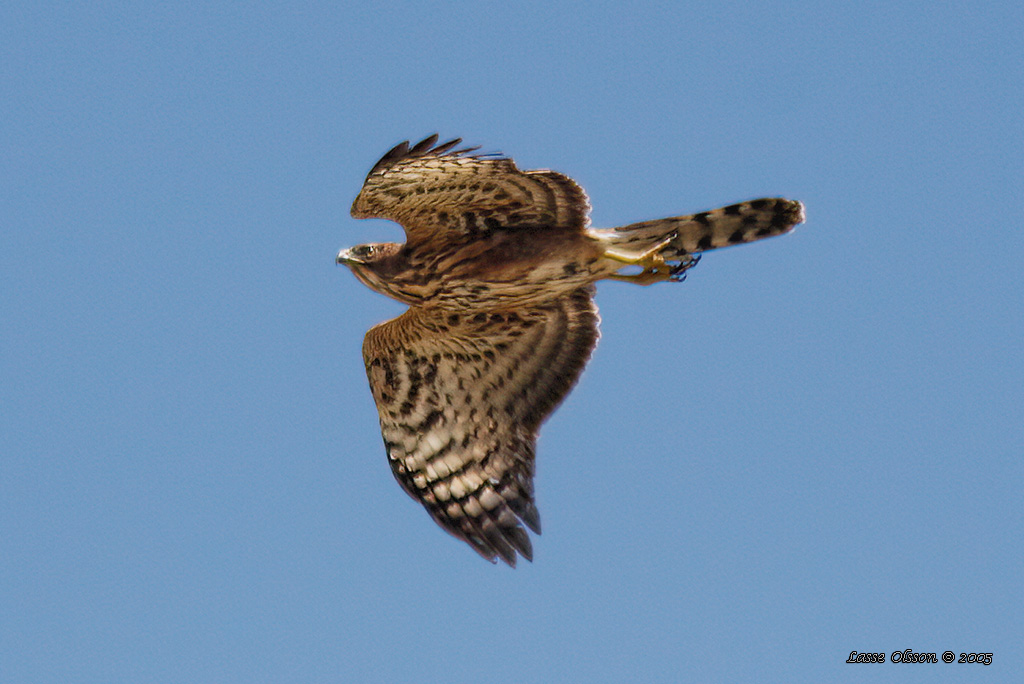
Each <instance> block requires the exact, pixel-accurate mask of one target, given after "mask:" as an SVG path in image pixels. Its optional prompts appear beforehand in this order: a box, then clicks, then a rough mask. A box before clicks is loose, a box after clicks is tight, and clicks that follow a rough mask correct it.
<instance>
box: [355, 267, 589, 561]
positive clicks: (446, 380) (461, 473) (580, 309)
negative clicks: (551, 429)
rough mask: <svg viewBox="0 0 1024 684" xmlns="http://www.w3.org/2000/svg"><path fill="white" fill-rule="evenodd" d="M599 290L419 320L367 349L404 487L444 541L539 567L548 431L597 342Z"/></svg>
mask: <svg viewBox="0 0 1024 684" xmlns="http://www.w3.org/2000/svg"><path fill="white" fill-rule="evenodd" d="M597 326H598V315H597V308H596V307H595V305H594V303H593V287H592V286H587V287H585V288H582V289H580V290H578V291H576V292H574V293H573V294H571V295H570V296H568V297H565V298H562V299H559V300H555V301H551V302H549V303H546V304H544V305H538V306H534V307H530V308H522V309H516V310H513V311H504V312H481V313H475V314H454V313H450V312H444V311H440V310H437V309H421V308H416V307H414V308H412V309H409V310H408V311H406V312H405V313H404V314H402V315H401V316H399V317H398V318H396V319H393V320H390V321H388V322H386V323H382V324H381V325H378V326H376V327H374V328H372V329H371V330H370V331H369V332H368V333H367V335H366V340H365V342H364V343H363V359H364V361H365V362H366V372H367V375H368V376H369V380H370V389H371V391H372V392H373V398H374V400H375V401H376V402H377V409H378V411H379V413H380V424H381V432H382V433H383V437H384V446H385V449H386V450H387V454H388V460H389V462H390V464H391V469H392V471H393V472H394V475H395V477H396V479H397V480H398V481H399V483H401V485H402V486H403V487H404V488H405V491H406V492H408V493H409V494H410V495H411V496H412V497H413V498H415V499H417V500H418V501H420V503H422V504H423V505H424V506H425V507H426V509H427V511H428V512H429V513H430V515H431V516H432V517H433V518H434V520H435V521H437V523H438V524H439V525H441V527H443V528H444V529H445V530H447V531H448V532H450V533H451V534H453V535H455V536H456V537H458V538H459V539H462V540H464V541H466V542H467V543H469V545H470V546H472V547H473V548H474V549H475V550H476V551H477V552H478V553H479V554H480V555H481V556H483V557H484V558H487V559H488V560H490V561H492V562H494V561H495V559H496V558H497V557H501V559H502V560H504V561H505V562H506V563H508V564H509V565H512V566H515V563H516V552H518V553H519V554H520V555H522V556H523V557H524V558H526V559H528V560H530V559H532V555H533V551H532V547H531V544H530V538H529V536H528V535H527V533H526V530H524V529H523V527H522V525H521V524H520V521H521V522H522V523H525V524H526V526H527V527H529V528H530V529H531V530H533V531H534V532H536V533H538V534H539V533H540V518H539V516H538V514H537V508H536V506H535V505H534V500H533V472H534V466H533V463H534V447H535V444H536V439H537V430H538V428H539V427H540V424H541V422H542V421H543V420H544V419H545V417H547V416H548V414H550V413H551V411H553V410H554V409H555V407H556V406H557V405H558V404H559V403H560V402H561V401H562V399H563V398H564V397H565V395H566V394H568V392H569V390H570V389H572V386H573V385H574V384H575V382H576V380H577V378H578V377H579V375H580V373H581V372H582V370H583V367H584V365H586V363H587V360H588V359H589V357H590V353H591V351H592V350H593V348H594V345H595V344H596V343H597V338H598V329H597Z"/></svg>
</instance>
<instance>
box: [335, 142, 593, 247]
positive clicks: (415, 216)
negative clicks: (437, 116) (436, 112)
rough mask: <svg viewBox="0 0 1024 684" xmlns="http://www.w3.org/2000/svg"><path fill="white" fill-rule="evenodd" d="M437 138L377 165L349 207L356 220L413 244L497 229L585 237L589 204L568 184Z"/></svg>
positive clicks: (404, 146) (396, 151) (401, 148)
mask: <svg viewBox="0 0 1024 684" xmlns="http://www.w3.org/2000/svg"><path fill="white" fill-rule="evenodd" d="M436 142H437V135H436V134H435V135H432V136H430V137H429V138H427V139H425V140H422V141H420V142H419V143H417V144H416V145H414V146H413V147H411V148H410V147H409V141H405V142H403V143H400V144H399V145H397V146H395V147H394V148H393V149H391V150H390V151H389V152H388V153H387V154H385V155H384V156H383V157H382V158H381V160H380V161H378V162H377V163H376V165H374V167H373V169H372V170H371V171H370V173H369V175H368V176H367V177H366V181H365V182H364V183H363V188H362V190H361V191H360V192H359V195H358V196H357V197H356V199H355V201H354V202H353V203H352V216H353V217H355V218H385V219H390V220H392V221H396V222H398V223H400V224H402V227H403V228H405V233H406V236H407V238H408V240H407V241H408V243H409V244H410V245H413V244H421V243H424V242H429V241H431V240H432V239H442V240H452V239H455V238H457V237H458V236H463V237H466V236H475V235H478V234H481V233H486V232H489V231H491V230H495V229H500V228H515V227H534V228H538V227H546V228H563V229H569V230H583V228H584V227H586V224H587V220H588V219H587V214H588V213H589V211H590V204H589V203H588V201H587V196H586V193H584V192H583V189H582V188H580V186H578V185H576V183H575V182H573V180H572V179H571V178H568V177H566V176H563V175H562V174H560V173H555V172H554V171H546V170H538V171H520V170H519V169H518V168H516V165H515V162H513V161H512V160H511V159H508V158H506V157H501V156H499V155H492V154H472V152H474V151H475V150H476V149H477V148H475V147H471V148H464V149H453V148H454V147H455V146H456V145H458V144H459V143H460V142H461V139H460V138H456V139H455V140H450V141H448V142H446V143H442V144H440V145H437V146H434V143H436Z"/></svg>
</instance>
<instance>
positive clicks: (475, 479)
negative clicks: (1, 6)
mask: <svg viewBox="0 0 1024 684" xmlns="http://www.w3.org/2000/svg"><path fill="white" fill-rule="evenodd" d="M460 142H461V139H456V140H450V141H448V142H445V143H442V144H440V145H438V144H437V135H432V136H430V137H429V138H427V139H426V140H423V141H421V142H419V143H417V144H416V145H412V146H410V145H409V142H408V141H406V142H403V143H401V144H399V145H397V146H396V147H394V148H393V149H392V150H391V151H389V152H388V153H387V154H385V155H384V156H383V157H382V158H381V160H380V161H378V162H377V163H376V164H374V166H373V168H372V169H371V170H370V173H369V175H367V177H366V181H365V183H364V184H363V188H362V190H361V191H360V193H359V195H358V196H357V197H356V199H355V202H354V203H353V204H352V216H353V217H355V218H384V219H390V220H392V221H396V222H398V223H400V224H401V225H402V227H403V228H404V229H405V234H406V241H405V243H403V244H398V243H390V242H389V243H377V244H365V245H359V246H356V247H352V248H350V249H345V250H342V251H341V252H339V254H338V257H337V261H338V263H340V264H345V265H346V266H348V267H349V268H350V269H351V270H352V272H353V273H354V274H355V276H356V278H358V279H359V280H360V281H362V282H363V283H364V284H365V285H367V286H368V287H370V288H371V289H373V290H375V291H377V292H380V293H382V294H386V295H388V296H390V297H394V298H395V299H397V300H398V301H400V302H404V303H406V304H408V305H409V309H408V310H407V311H406V312H405V313H403V314H402V315H401V316H399V317H398V318H395V319H393V320H390V321H387V322H385V323H381V324H380V325H377V326H375V327H373V328H371V329H370V331H369V332H368V333H367V334H366V339H365V341H364V342H363V360H364V362H365V364H366V373H367V376H368V377H369V380H370V389H371V391H372V393H373V398H374V401H375V402H376V404H377V410H378V412H379V414H380V425H381V432H382V433H383V437H384V448H385V449H386V450H387V456H388V462H389V463H390V464H391V470H392V472H393V473H394V475H395V478H396V479H397V480H398V482H399V483H400V484H401V485H402V487H403V488H404V489H405V491H406V492H408V493H409V495H410V496H412V497H413V498H414V499H416V500H417V501H419V502H420V503H421V504H423V506H424V507H425V508H426V509H427V512H429V513H430V515H431V517H433V518H434V520H435V521H436V522H437V523H438V524H439V525H440V526H441V527H443V528H444V529H445V530H447V531H448V532H450V533H451V534H453V535H454V536H455V537H457V538H459V539H461V540H463V541H465V542H466V543H468V544H469V545H470V546H471V547H473V549H474V550H475V551H476V552H477V553H479V554H480V555H481V556H483V557H484V558H486V559H488V560H490V561H491V562H496V559H498V558H501V559H502V560H503V561H505V562H506V563H508V564H509V565H511V566H515V564H516V557H517V554H518V555H520V556H523V557H524V558H526V559H527V560H531V559H532V555H533V551H532V547H531V544H530V537H529V535H528V534H527V533H526V530H525V529H524V527H523V526H524V525H525V526H526V527H528V528H529V529H531V530H533V531H534V532H535V533H537V534H539V533H540V517H539V515H538V513H537V506H536V504H535V502H534V498H533V472H534V450H535V446H536V441H537V432H538V429H539V428H540V425H541V423H542V422H544V419H545V418H547V416H548V415H549V414H550V413H551V412H552V411H553V410H554V409H555V407H556V406H558V404H559V403H560V402H561V401H562V400H563V399H564V398H565V396H566V394H568V392H569V390H570V389H572V387H573V385H574V384H575V383H576V380H577V378H579V376H580V373H581V372H582V371H583V367H584V366H585V365H586V363H587V360H588V359H589V357H590V354H591V352H592V351H593V349H594V346H595V345H596V344H597V338H598V329H597V326H598V315H597V307H596V306H595V305H594V283H595V281H598V280H601V279H604V278H612V279H616V280H622V281H626V282H633V283H637V284H641V285H649V284H651V283H656V282H661V281H679V280H682V278H683V276H684V274H685V272H686V271H687V269H689V268H690V267H692V266H693V265H694V264H696V262H697V259H698V258H699V255H700V254H701V253H702V252H705V251H707V250H709V249H715V248H717V247H727V246H730V245H737V244H740V243H744V242H752V241H754V240H759V239H761V238H766V237H771V236H774V235H781V234H783V233H788V232H789V231H791V230H792V229H793V227H794V226H796V225H797V224H798V223H800V222H802V221H803V220H804V210H803V206H802V205H801V204H800V203H799V202H794V201H792V200H787V199H779V198H772V199H756V200H751V201H749V202H741V203H739V204H731V205H729V206H727V207H722V208H721V209H715V210H713V211H704V212H701V213H699V214H692V215H689V216H674V217H671V218H663V219H658V220H654V221H643V222H641V223H632V224H629V225H627V226H620V227H618V228H610V229H605V230H596V229H593V228H591V227H590V226H589V223H590V221H589V218H588V214H589V211H590V205H589V202H588V201H587V196H586V194H585V193H584V192H583V189H582V188H580V186H578V185H577V184H576V183H575V182H573V180H572V179H570V178H568V177H567V176H563V175H562V174H560V173H556V172H554V171H547V170H537V171H521V170H519V169H518V168H517V167H516V165H515V163H514V162H513V161H512V160H511V159H509V158H507V157H503V156H501V155H498V154H481V153H477V152H476V150H477V149H478V148H475V147H470V148H461V149H460V148H459V147H458V145H459V143H460ZM629 266H632V267H633V268H632V269H626V267H629ZM624 269H626V270H627V271H632V272H624Z"/></svg>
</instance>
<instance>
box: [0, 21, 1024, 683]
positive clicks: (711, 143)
mask: <svg viewBox="0 0 1024 684" xmlns="http://www.w3.org/2000/svg"><path fill="white" fill-rule="evenodd" d="M438 7H439V6H437V5H434V6H432V7H428V5H427V4H425V3H424V4H412V3H410V4H402V3H358V4H356V3H347V2H341V3H336V2H331V3H327V2H325V3H270V2H253V3H207V4H203V5H200V6H192V5H189V6H184V5H182V6H179V5H177V4H173V3H128V2H121V3H118V2H97V3H88V4H83V6H81V7H73V6H71V4H69V3H19V2H13V3H5V4H4V6H3V8H2V9H0V86H2V92H3V100H4V103H5V106H4V115H3V117H2V119H0V148H2V149H3V150H4V151H3V153H2V154H0V178H2V182H0V223H2V225H3V230H2V231H0V328H2V330H0V368H2V375H0V606H2V609H0V680H2V681H4V682H21V683H29V682H32V683H34V682H76V683H78V684H84V683H92V682H96V683H100V682H103V683H107V682H190V683H194V682H245V683H246V684H252V683H258V682H332V681H354V682H407V681H422V682H442V681H443V682H453V681H487V682H512V681H515V682H542V681H560V682H562V681H564V682H575V681H579V682H621V681H644V682H677V681H696V682H712V681H792V682H821V681H837V682H838V681H866V680H868V679H870V680H871V681H880V682H895V681H900V682H917V681H919V682H935V681H940V680H941V681H1010V680H1011V678H1012V677H1013V675H1012V673H1013V672H1017V673H1018V675H1019V673H1020V672H1021V669H1022V666H1021V661H1022V659H1024V648H1022V645H1021V639H1020V635H1021V634H1022V633H1024V624H1022V617H1021V616H1022V615H1024V610H1022V608H1024V592H1022V583H1021V576H1022V575H1021V568H1022V567H1024V557H1022V552H1021V539H1022V536H1024V508H1022V505H1021V491H1022V486H1024V467H1022V463H1021V455H1022V453H1024V428H1022V426H1024V361H1022V351H1024V347H1022V339H1024V314H1022V312H1024V294H1022V292H1024V287H1022V280H1021V275H1020V265H1021V263H1022V262H1024V238H1022V232H1021V225H1022V219H1024V211H1022V203H1021V189H1022V187H1024V183H1022V181H1024V167H1022V166H1021V159H1022V157H1024V127H1022V126H1021V118H1020V112H1021V110H1022V107H1024V95H1022V93H1024V82H1022V81H1024V77H1022V74H1024V9H1022V8H1021V5H1020V3H1010V2H1007V3H992V2H980V3H979V2H941V3H935V2H895V3H894V2H889V1H887V2H863V1H862V2H857V3H852V2H851V3H846V2H839V3H820V2H790V3H751V2H721V3H715V4H714V5H713V7H711V6H709V5H708V3H689V2H672V3H667V2H666V3H644V4H639V5H637V4H632V3H631V4H626V3H604V2H586V3H583V2H574V3H553V4H552V3H493V2H480V3H474V4H466V5H461V6H458V5H455V4H452V5H450V6H447V8H446V9H443V10H442V9H439V8H438ZM434 131H437V132H439V133H440V134H441V135H442V136H443V137H444V136H448V137H454V136H462V137H463V138H465V139H466V140H467V141H468V142H470V143H472V144H480V145H483V146H484V148H485V149H486V150H500V151H502V152H505V153H507V154H509V155H511V156H513V157H514V158H515V159H516V160H517V162H518V164H519V165H520V166H521V167H523V168H545V167H546V168H554V169H557V170H559V171H562V172H564V173H567V174H569V175H571V176H573V177H574V178H576V179H577V180H578V181H579V182H580V183H581V184H582V185H583V186H584V187H585V188H586V189H587V191H588V193H589V195H590V198H591V201H592V203H593V205H594V211H593V220H594V224H595V225H597V226H603V227H607V226H613V225H617V224H622V223H628V222H632V221H638V220H643V219H649V218H658V217H661V216H666V215H673V214H680V213H688V212H692V211H700V210H703V209H708V208H712V207H715V206H719V205H722V204H728V203H731V202H734V201H738V200H742V199H749V198H753V197H758V196H771V195H783V196H787V197H792V198H795V199H799V200H802V201H803V202H804V203H805V204H806V205H807V212H808V222H807V224H806V225H805V226H802V227H801V228H800V229H798V230H797V232H796V233H794V234H792V235H790V236H787V237H784V238H780V239H775V240H769V241H766V242H762V243H759V244H755V245H749V246H743V247H739V248H735V249H729V250H723V251H720V252H715V253H711V254H708V255H707V256H706V257H705V259H704V260H703V261H702V262H701V264H700V265H699V266H698V267H697V268H696V269H695V270H694V271H693V272H691V274H690V277H689V278H688V279H687V281H686V282H685V283H684V284H682V285H668V284H665V285H660V286H655V287H651V288H639V287H633V286H630V285H626V284H621V283H606V284H602V285H601V286H600V287H599V295H598V303H599V305H600V307H601V312H602V317H603V326H602V333H603V336H602V339H601V343H600V345H599V347H598V349H597V352H596V353H595V355H594V358H593V360H592V362H591V364H590V366H589V367H588V368H587V370H586V372H585V373H584V375H583V377H582V380H581V382H580V384H579V385H578V387H577V388H576V390H575V391H574V393H573V394H572V395H571V396H570V397H569V399H568V400H567V401H566V403H565V404H564V405H563V406H562V407H561V408H560V409H559V411H558V412H556V413H555V415H554V416H553V417H552V419H551V420H550V421H549V422H548V423H547V424H546V426H545V428H544V430H543V431H542V434H541V439H540V443H539V461H538V471H539V472H538V479H537V496H538V503H539V506H540V510H541V515H542V518H543V522H544V534H543V535H542V536H540V537H539V538H535V539H534V548H535V561H534V563H532V564H529V563H523V564H521V566H520V567H519V568H518V569H516V570H510V569H508V568H506V567H503V566H491V565H489V564H487V563H485V562H483V561H481V560H480V559H479V558H478V557H477V556H476V555H475V554H474V553H473V552H472V551H471V550H470V549H469V548H468V547H466V546H465V545H464V544H462V543H459V542H456V541H455V540H453V539H452V538H450V537H449V536H448V535H446V534H445V533H444V532H443V531H441V530H440V529H439V528H437V527H436V526H435V525H434V523H433V522H432V521H431V520H430V519H429V518H428V516H427V515H426V514H425V513H424V511H423V510H422V509H420V508H419V506H417V505H416V504H415V503H414V502H413V501H411V500H410V499H408V497H407V496H406V495H405V494H404V493H403V492H402V491H401V489H400V488H399V486H398V485H397V484H396V483H395V482H394V481H393V479H392V476H391V474H390V471H389V469H388V467H387V463H386V460H385V457H384V452H383V447H382V444H381V438H380V434H379V430H378V425H377V418H376V414H375V410H374V407H373V403H372V399H371V397H370V393H369V391H368V388H367V385H366V379H365V376H364V371H363V368H362V364H361V359H360V351H359V350H360V345H361V342H362V337H363V334H364V332H365V331H366V329H367V328H368V327H370V326H371V325H373V324H374V323H377V322H379V321H381V320H384V319H386V318H389V317H392V316H394V315H396V314H397V313H399V312H400V311H401V310H402V307H401V306H400V305H398V304H397V303H395V302H392V301H389V300H387V299H385V298H383V297H381V296H380V295H376V294H374V293H372V292H370V291H369V290H367V289H366V288H364V287H363V286H361V285H360V284H359V283H358V282H356V281H355V279H354V278H353V277H352V276H351V275H350V274H349V273H347V272H346V271H345V270H344V269H342V268H339V267H336V266H335V264H334V254H335V253H336V252H337V250H338V249H339V248H341V247H344V246H348V245H352V244H355V243H359V242H367V241H372V240H382V239H397V238H398V237H399V236H400V235H401V232H400V230H399V229H398V228H397V227H396V226H394V225H391V224H387V223H385V222H381V221H369V222H366V221H364V222H357V221H354V220H352V219H350V218H349V217H348V208H349V205H350V203H351V201H352V199H353V197H354V196H355V194H356V192H357V191H358V189H359V187H360V184H361V183H362V180H363V178H364V176H365V174H366V172H367V171H368V170H369V168H370V166H371V165H372V164H373V163H374V162H375V161H376V160H377V158H378V157H379V156H380V155H381V154H382V153H383V152H385V151H386V150H387V149H388V148H389V147H391V146H392V145H393V144H395V143H396V142H398V141H400V140H403V139H406V138H414V139H416V138H418V137H423V136H425V135H427V134H430V133H432V132H434ZM905 648H911V649H913V650H915V651H920V652H938V653H941V652H942V651H944V650H951V651H954V652H955V653H956V654H957V655H959V653H961V652H970V651H975V652H992V653H993V654H994V657H993V664H992V665H991V666H989V667H984V666H979V665H967V664H962V665H961V664H955V663H954V664H952V665H944V664H938V665H917V666H909V665H908V666H901V665H896V664H892V663H886V664H883V665H847V664H844V660H845V659H846V657H847V655H848V654H849V652H850V651H851V650H857V651H885V652H886V653H891V652H892V651H896V650H903V649H905ZM863 668H870V669H871V672H870V673H868V672H864V671H863ZM979 670H981V671H979ZM940 671H941V672H940Z"/></svg>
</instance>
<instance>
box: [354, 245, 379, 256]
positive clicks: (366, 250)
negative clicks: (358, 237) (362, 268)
mask: <svg viewBox="0 0 1024 684" xmlns="http://www.w3.org/2000/svg"><path fill="white" fill-rule="evenodd" d="M352 251H353V252H354V253H355V255H356V256H357V257H359V258H360V259H365V258H366V257H371V256H373V251H374V250H373V245H359V246H358V247H356V248H355V249H354V250H352Z"/></svg>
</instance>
